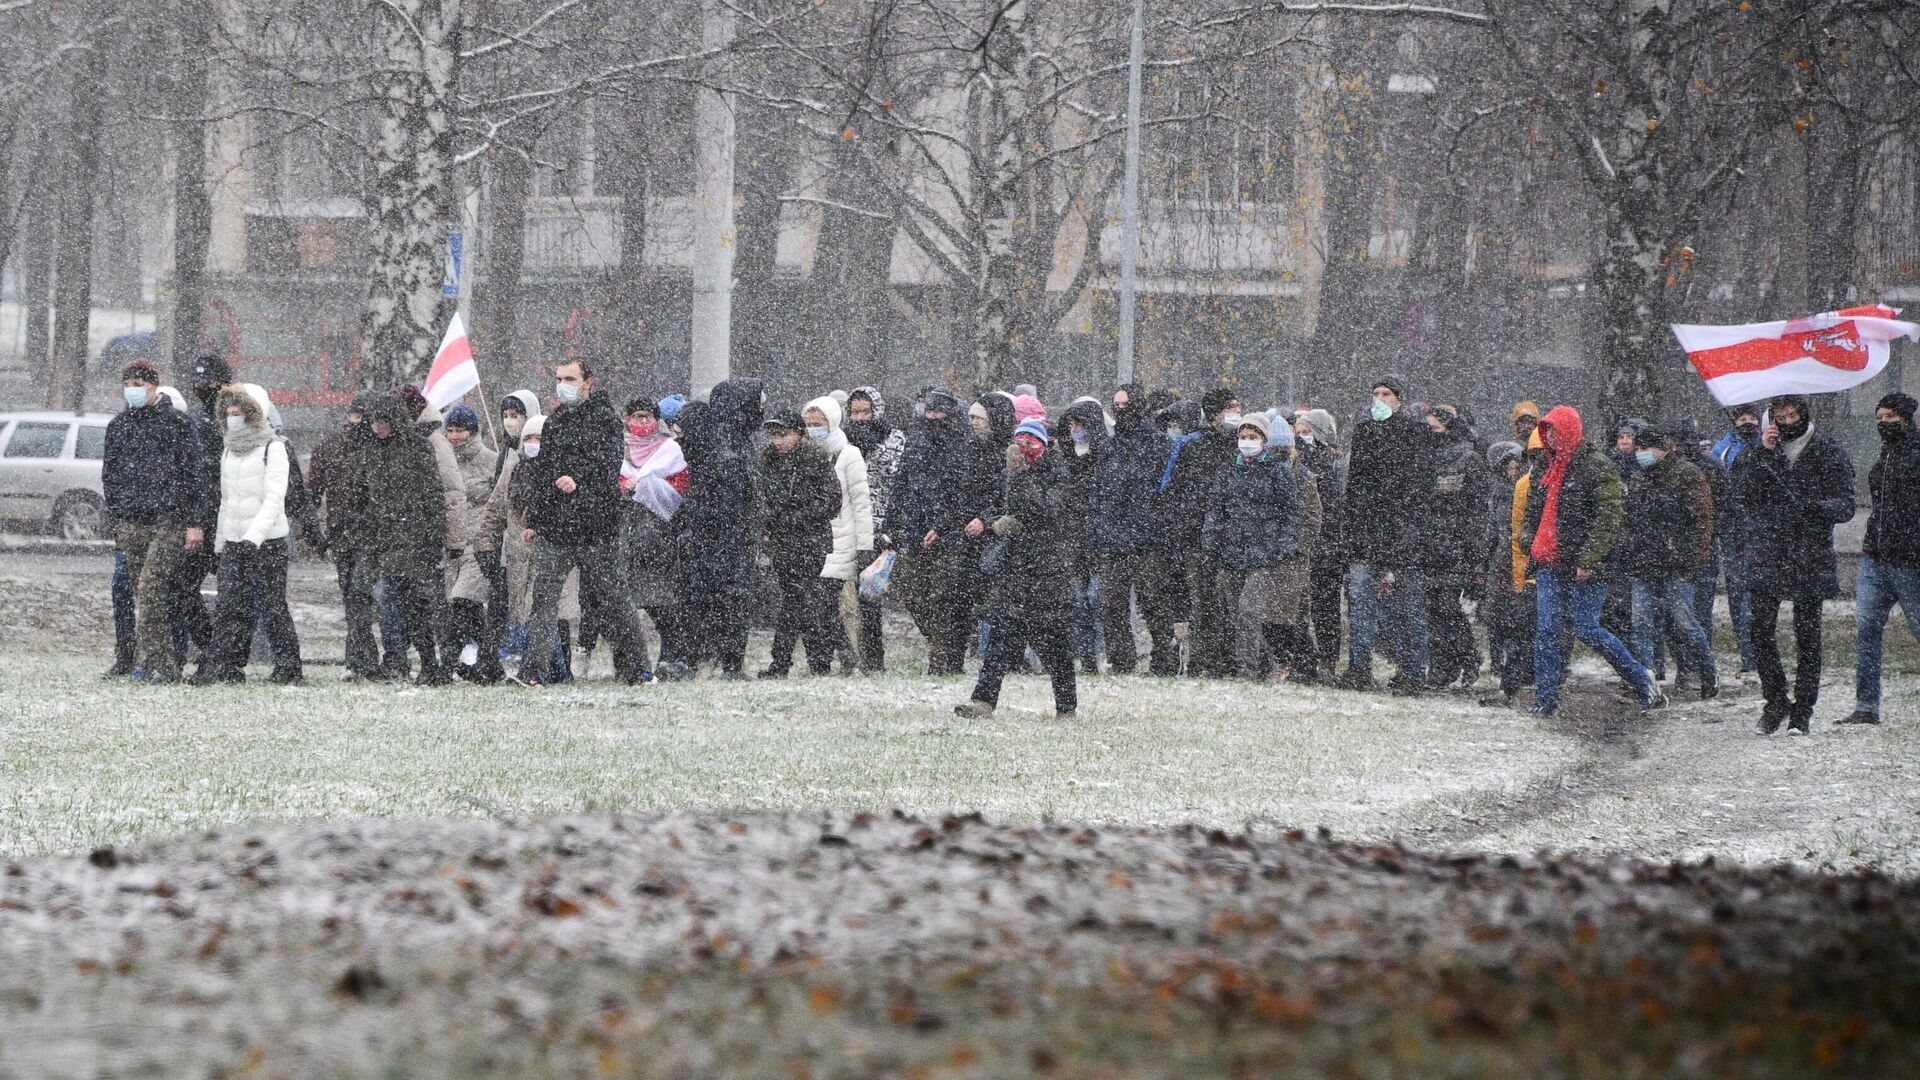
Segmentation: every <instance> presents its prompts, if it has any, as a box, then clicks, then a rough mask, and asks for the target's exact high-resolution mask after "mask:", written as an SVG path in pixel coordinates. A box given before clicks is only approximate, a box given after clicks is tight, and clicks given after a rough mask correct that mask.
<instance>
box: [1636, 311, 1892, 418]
mask: <svg viewBox="0 0 1920 1080" xmlns="http://www.w3.org/2000/svg"><path fill="white" fill-rule="evenodd" d="M1898 314H1900V309H1898V308H1890V307H1887V306H1885V305H1883V304H1872V305H1869V306H1866V307H1851V308H1843V309H1841V310H1840V311H1827V312H1822V313H1821V314H1819V315H1809V316H1807V317H1805V318H1803V319H1786V320H1784V321H1781V322H1766V323H1748V324H1747V325H1745V326H1675V327H1673V336H1674V337H1676V338H1678V339H1679V340H1680V347H1681V348H1683V349H1685V350H1687V359H1688V360H1691V361H1693V366H1694V368H1695V369H1696V370H1697V371H1699V372H1700V377H1701V378H1703V379H1705V380H1706V381H1707V390H1708V391H1709V392H1711V393H1712V394H1713V399H1714V400H1715V401H1718V402H1719V403H1720V404H1722V405H1745V404H1747V403H1748V402H1750V401H1760V400H1762V399H1764V398H1770V397H1777V396H1779V395H1781V394H1830V393H1835V392H1837V391H1841V390H1850V389H1852V388H1853V387H1856V386H1859V385H1860V384H1861V383H1863V382H1866V381H1867V380H1868V379H1871V378H1873V377H1874V376H1875V375H1878V374H1880V372H1882V371H1884V370H1886V366H1887V353H1888V343H1889V342H1891V341H1893V340H1894V339H1895V338H1908V339H1910V340H1913V341H1920V323H1910V322H1901V321H1900V320H1898V319H1896V318H1894V316H1896V315H1898Z"/></svg>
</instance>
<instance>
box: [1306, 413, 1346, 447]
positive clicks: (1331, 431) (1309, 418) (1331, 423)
mask: <svg viewBox="0 0 1920 1080" xmlns="http://www.w3.org/2000/svg"><path fill="white" fill-rule="evenodd" d="M1300 419H1301V420H1303V421H1305V422H1306V425H1307V426H1308V427H1310V428H1312V429H1313V437H1314V438H1315V439H1318V440H1320V442H1321V443H1322V444H1324V445H1327V446H1332V445H1334V443H1335V442H1337V441H1338V440H1339V438H1340V425H1339V424H1338V423H1337V422H1336V421H1335V420H1334V419H1333V414H1332V413H1330V412H1328V411H1327V410H1325V409H1308V410H1307V411H1306V412H1303V413H1301V414H1300Z"/></svg>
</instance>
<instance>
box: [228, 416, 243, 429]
mask: <svg viewBox="0 0 1920 1080" xmlns="http://www.w3.org/2000/svg"><path fill="white" fill-rule="evenodd" d="M246 426H247V418H246V417H244V416H229V417H227V430H228V431H240V430H242V429H244V428H245V427H246Z"/></svg>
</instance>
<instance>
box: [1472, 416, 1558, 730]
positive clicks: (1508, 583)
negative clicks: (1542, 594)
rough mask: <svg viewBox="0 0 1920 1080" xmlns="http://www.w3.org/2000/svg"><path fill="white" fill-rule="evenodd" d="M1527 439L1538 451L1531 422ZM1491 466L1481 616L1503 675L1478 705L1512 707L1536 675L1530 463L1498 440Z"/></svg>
mask: <svg viewBox="0 0 1920 1080" xmlns="http://www.w3.org/2000/svg"><path fill="white" fill-rule="evenodd" d="M1527 440H1528V442H1529V444H1530V446H1531V447H1532V448H1533V452H1534V453H1535V454H1536V455H1538V454H1540V453H1543V452H1544V451H1542V450H1541V449H1540V439H1539V436H1538V435H1536V434H1535V433H1534V428H1533V425H1532V424H1529V425H1527ZM1487 466H1488V468H1489V470H1490V471H1491V472H1492V474H1493V479H1492V487H1491V491H1492V496H1491V497H1490V498H1489V499H1488V508H1487V509H1488V515H1489V518H1488V524H1489V526H1490V527H1489V528H1488V530H1487V532H1488V534H1489V536H1490V540H1489V541H1488V545H1487V556H1486V558H1487V567H1486V574H1487V584H1486V587H1485V589H1484V590H1483V591H1482V593H1481V596H1482V604H1481V608H1480V620H1481V622H1483V623H1485V624H1486V627H1487V659H1488V661H1489V663H1490V664H1491V665H1492V667H1493V674H1494V676H1495V677H1496V678H1498V679H1499V680H1500V691H1499V693H1498V694H1496V695H1493V696H1491V697H1486V698H1482V699H1481V701H1480V704H1482V705H1487V706H1494V707H1505V706H1510V705H1512V704H1513V703H1514V699H1515V698H1516V697H1518V696H1519V693H1520V688H1521V687H1523V686H1525V685H1526V684H1527V682H1528V681H1529V680H1531V679H1532V678H1533V628H1534V622H1535V619H1536V611H1537V608H1536V605H1535V601H1534V595H1533V579H1532V574H1531V572H1530V569H1531V567H1530V563H1529V560H1528V559H1527V556H1526V553H1525V552H1524V551H1522V550H1521V548H1520V530H1521V529H1522V527H1524V524H1525V519H1526V506H1527V491H1528V488H1529V487H1530V486H1531V478H1530V477H1529V475H1528V472H1529V469H1530V463H1529V461H1528V458H1527V455H1526V454H1525V453H1524V452H1523V449H1522V447H1521V445H1520V444H1519V443H1517V442H1497V443H1494V444H1493V445H1492V446H1490V447H1488V448H1487Z"/></svg>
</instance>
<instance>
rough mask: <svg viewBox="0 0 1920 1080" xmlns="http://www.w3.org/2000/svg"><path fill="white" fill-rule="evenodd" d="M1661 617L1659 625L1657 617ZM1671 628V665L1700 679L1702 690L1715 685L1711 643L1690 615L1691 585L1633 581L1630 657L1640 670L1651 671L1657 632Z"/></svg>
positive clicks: (1677, 581) (1668, 580) (1681, 581)
mask: <svg viewBox="0 0 1920 1080" xmlns="http://www.w3.org/2000/svg"><path fill="white" fill-rule="evenodd" d="M1662 614H1664V615H1665V616H1666V621H1665V623H1664V624H1663V623H1662V622H1661V620H1660V619H1659V617H1658V616H1660V615H1662ZM1667 626H1671V627H1672V628H1673V631H1674V634H1675V636H1676V637H1677V638H1678V644H1677V645H1675V649H1676V651H1677V652H1678V655H1676V656H1675V657H1674V662H1675V663H1677V664H1678V665H1679V666H1680V670H1682V671H1692V672H1693V673H1695V674H1696V675H1699V676H1700V685H1701V686H1702V687H1708V686H1715V685H1718V683H1719V674H1718V672H1716V671H1715V669H1714V663H1713V642H1712V641H1711V640H1710V639H1709V638H1708V637H1707V632H1706V630H1705V629H1704V628H1702V627H1701V625H1700V621H1699V618H1698V617H1697V616H1696V615H1695V614H1694V605H1693V582H1691V581H1688V580H1687V579H1686V578H1662V579H1659V580H1654V581H1645V580H1641V579H1640V578H1635V579H1634V580H1633V655H1634V656H1635V658H1637V659H1638V660H1639V661H1640V663H1641V664H1642V665H1643V666H1646V667H1653V666H1654V664H1653V663H1652V662H1651V661H1653V660H1654V658H1655V656H1656V655H1657V651H1658V648H1659V645H1660V639H1661V631H1662V630H1663V629H1665V627H1667Z"/></svg>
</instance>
